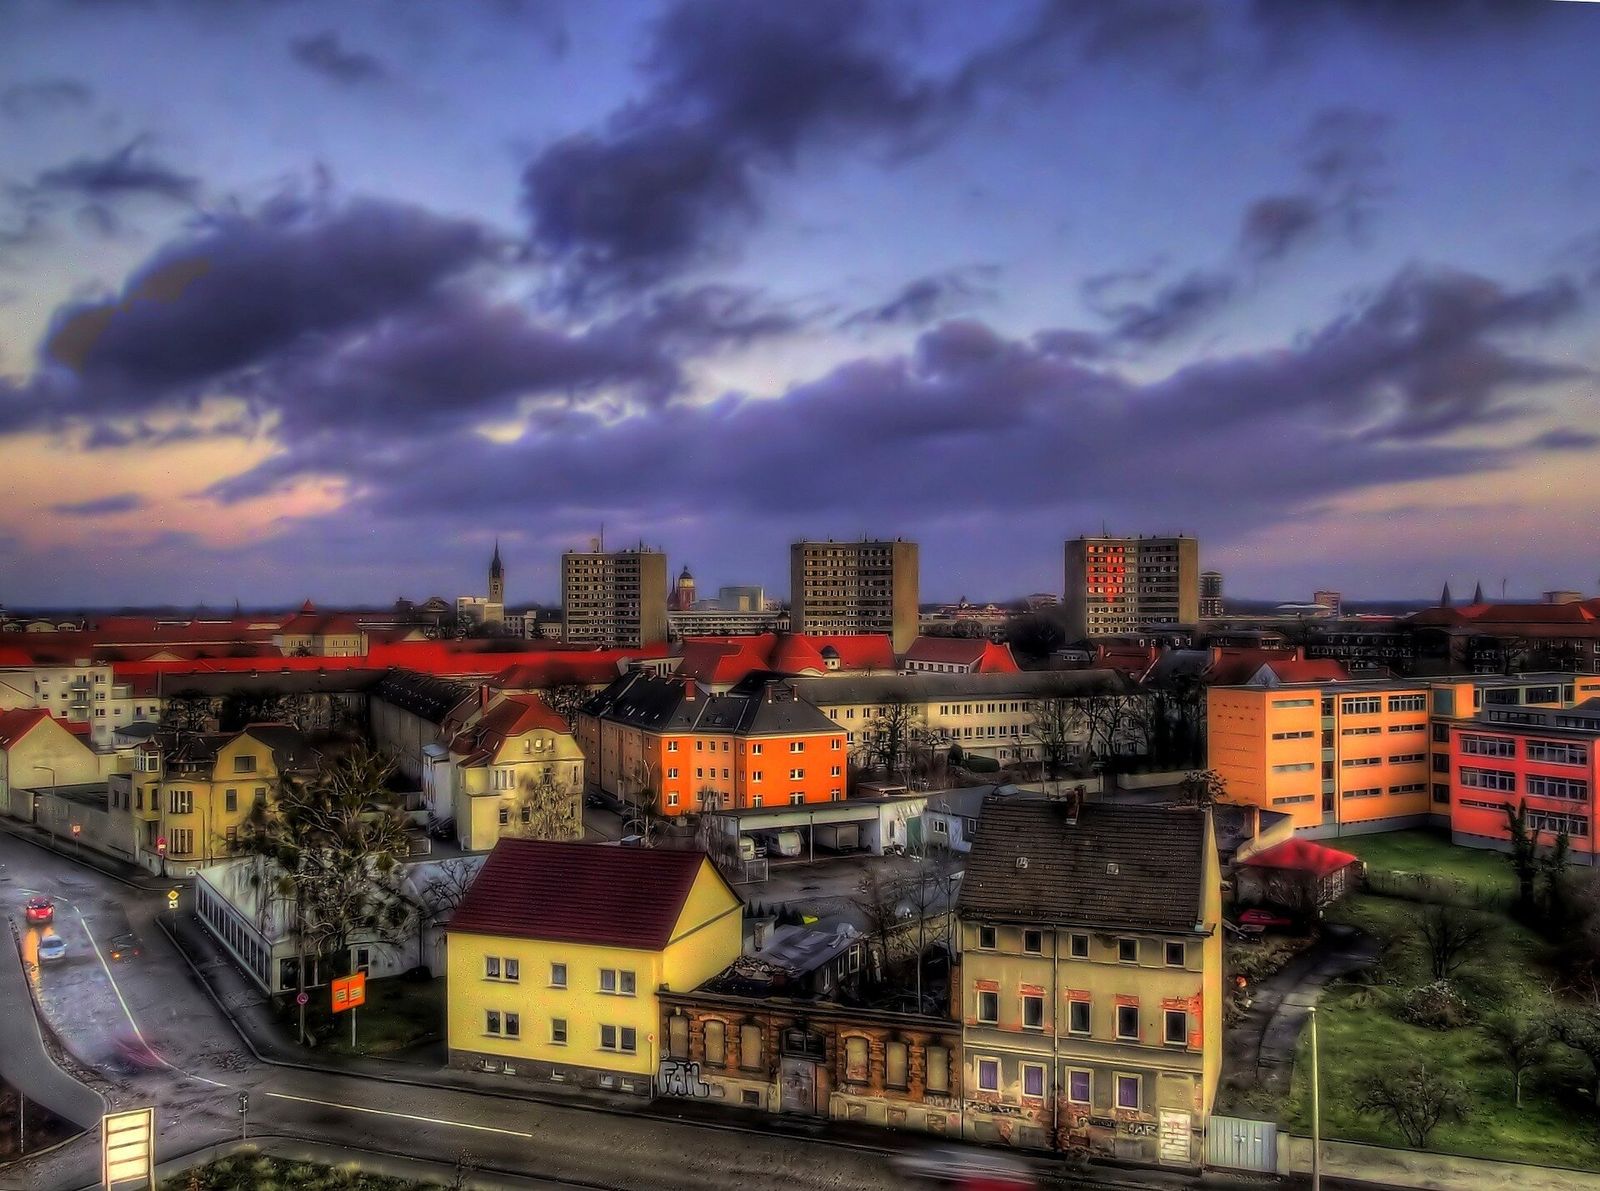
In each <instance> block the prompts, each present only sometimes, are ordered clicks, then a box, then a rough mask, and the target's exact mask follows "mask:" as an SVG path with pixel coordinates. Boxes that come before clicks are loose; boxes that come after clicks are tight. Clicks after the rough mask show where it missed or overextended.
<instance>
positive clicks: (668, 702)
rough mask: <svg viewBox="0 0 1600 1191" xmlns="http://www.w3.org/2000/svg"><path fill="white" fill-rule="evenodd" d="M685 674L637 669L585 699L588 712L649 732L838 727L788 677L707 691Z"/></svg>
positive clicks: (762, 732) (756, 732)
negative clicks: (800, 696) (672, 675)
mask: <svg viewBox="0 0 1600 1191" xmlns="http://www.w3.org/2000/svg"><path fill="white" fill-rule="evenodd" d="M690 685H691V684H690V682H688V681H686V680H684V679H682V678H661V677H658V676H656V675H654V674H650V673H647V672H645V671H640V670H636V671H634V672H632V673H630V674H624V675H623V676H622V677H621V678H619V679H617V681H616V682H614V683H612V684H611V685H610V686H608V687H607V688H606V689H605V690H603V691H601V692H600V693H599V694H597V695H596V696H594V698H592V699H590V700H589V702H587V703H586V704H584V706H583V710H584V713H585V714H587V715H593V716H600V717H604V718H605V719H607V720H609V721H611V722H613V723H622V724H627V725H628V726H630V727H634V728H642V729H644V730H646V731H650V732H728V733H732V734H735V735H748V736H774V735H792V734H795V733H799V732H839V731H840V728H839V726H838V725H837V724H835V723H834V722H833V721H832V720H830V719H829V718H828V717H827V716H825V715H823V714H822V712H821V711H819V710H817V708H816V707H814V706H812V705H811V704H810V703H806V702H803V701H802V700H800V699H797V698H795V697H794V694H793V688H792V687H791V685H790V684H789V683H788V682H787V681H778V680H773V681H769V682H766V683H763V684H761V685H760V687H759V688H757V687H755V686H754V685H750V686H744V685H743V684H741V688H740V689H739V690H738V691H729V692H728V693H727V694H723V695H712V694H708V693H707V692H706V691H705V689H704V688H702V687H700V686H699V685H698V684H694V694H693V697H692V698H691V697H690V692H689V688H690Z"/></svg>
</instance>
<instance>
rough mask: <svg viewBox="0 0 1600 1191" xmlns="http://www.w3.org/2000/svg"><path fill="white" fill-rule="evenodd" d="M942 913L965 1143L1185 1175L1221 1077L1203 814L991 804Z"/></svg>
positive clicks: (1216, 946) (1208, 833) (1215, 891)
mask: <svg viewBox="0 0 1600 1191" xmlns="http://www.w3.org/2000/svg"><path fill="white" fill-rule="evenodd" d="M957 914H958V920H959V930H960V947H961V967H960V970H959V981H960V986H959V990H957V993H956V995H957V996H958V997H959V1002H958V1003H959V1006H960V1008H959V1013H960V1017H961V1022H962V1075H961V1087H962V1088H963V1096H964V1100H965V1110H966V1111H965V1128H966V1133H967V1136H968V1137H970V1138H972V1139H974V1140H977V1141H989V1142H1005V1143H1008V1144H1011V1145H1022V1146H1033V1147H1052V1146H1055V1147H1061V1148H1069V1149H1087V1150H1089V1151H1091V1152H1098V1153H1102V1154H1105V1155H1108V1156H1114V1157H1116V1158H1120V1159H1124V1160H1130V1161H1136V1162H1149V1163H1161V1164H1163V1165H1169V1166H1178V1167H1188V1168H1193V1167H1197V1166H1198V1165H1199V1164H1200V1161H1201V1157H1202V1155H1203V1154H1204V1139H1205V1130H1206V1125H1207V1121H1208V1119H1209V1117H1210V1114H1211V1107H1212V1103H1213V1100H1214V1098H1215V1096H1216V1090H1217V1082H1218V1077H1219V1076H1220V1074H1221V1069H1222V975H1223V973H1222V893H1221V873H1220V870H1219V868H1218V861H1217V844H1216V836H1215V832H1214V829H1213V826H1212V819H1211V815H1210V814H1209V812H1204V811H1198V810H1186V809H1176V808H1171V807H1144V806H1117V805H1111V804H1102V803H1090V804H1087V805H1080V803H1079V802H1078V800H1076V799H1064V800H1045V799H1031V798H1028V799H1024V798H1012V799H1008V800H996V801H991V802H988V803H986V804H985V806H984V808H983V811H982V814H981V816H980V817H979V821H978V832H977V838H976V840H975V842H974V844H973V847H972V851H971V853H970V854H969V856H968V858H967V864H966V876H965V879H964V880H963V882H962V887H961V895H960V900H959V902H958V905H957Z"/></svg>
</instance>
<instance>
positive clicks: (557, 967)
mask: <svg viewBox="0 0 1600 1191" xmlns="http://www.w3.org/2000/svg"><path fill="white" fill-rule="evenodd" d="M550 987H551V988H566V987H567V965H566V964H551V965H550Z"/></svg>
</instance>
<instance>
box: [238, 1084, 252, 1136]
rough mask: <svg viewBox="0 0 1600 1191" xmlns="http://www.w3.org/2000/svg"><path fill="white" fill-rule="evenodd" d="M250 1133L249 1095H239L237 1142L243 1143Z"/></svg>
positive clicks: (241, 1093)
mask: <svg viewBox="0 0 1600 1191" xmlns="http://www.w3.org/2000/svg"><path fill="white" fill-rule="evenodd" d="M249 1132H250V1093H249V1092H240V1093H239V1140H240V1141H243V1140H244V1139H245V1137H246V1136H247V1135H248V1134H249Z"/></svg>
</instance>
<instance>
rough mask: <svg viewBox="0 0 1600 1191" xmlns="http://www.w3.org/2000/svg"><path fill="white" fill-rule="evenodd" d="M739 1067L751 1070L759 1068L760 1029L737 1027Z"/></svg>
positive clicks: (756, 1027) (758, 1027)
mask: <svg viewBox="0 0 1600 1191" xmlns="http://www.w3.org/2000/svg"><path fill="white" fill-rule="evenodd" d="M739 1066H741V1067H748V1068H750V1069H751V1070H759V1069H760V1067H761V1027H760V1026H740V1027H739Z"/></svg>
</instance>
